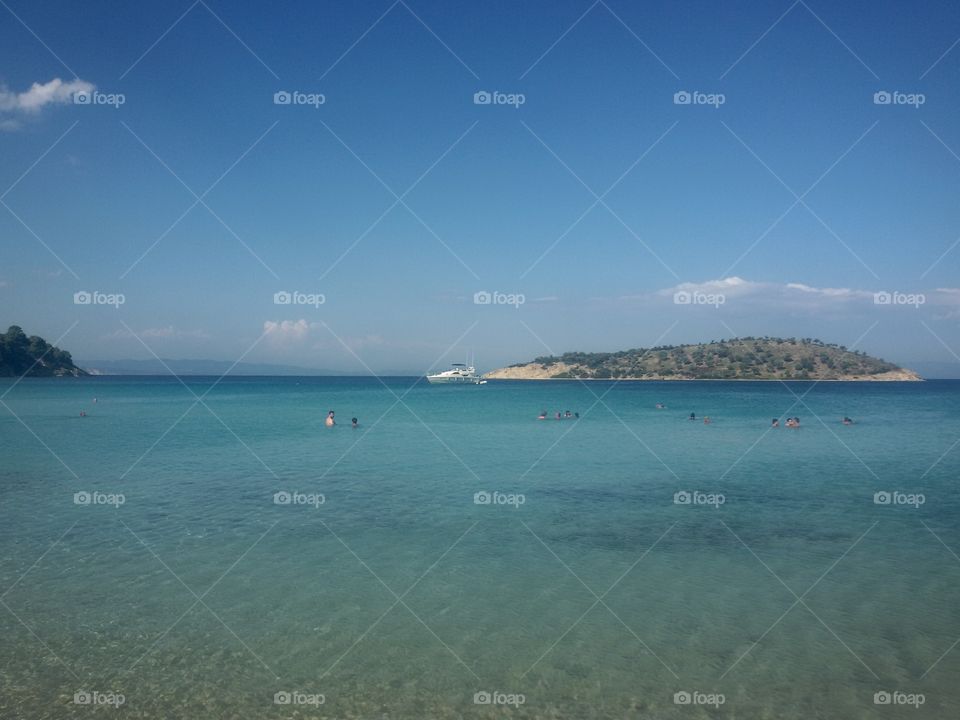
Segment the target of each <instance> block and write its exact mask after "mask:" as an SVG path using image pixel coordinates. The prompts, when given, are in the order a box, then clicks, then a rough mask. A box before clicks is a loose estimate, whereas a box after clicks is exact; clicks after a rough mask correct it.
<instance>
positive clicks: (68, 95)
mask: <svg viewBox="0 0 960 720" xmlns="http://www.w3.org/2000/svg"><path fill="white" fill-rule="evenodd" d="M94 89H95V85H94V84H93V83H90V82H87V81H86V80H81V79H80V78H77V79H75V80H61V79H60V78H54V79H53V80H50V81H49V82H45V83H33V85H31V86H30V89H29V90H25V91H23V92H19V93H18V92H15V91H13V90H10V89H8V88H7V87H6V86H5V85H0V130H5V131H13V130H19V129H20V128H21V127H22V120H23V118H26V117H30V116H35V115H37V114H38V113H39V112H40V111H41V110H42V109H43V108H45V107H47V106H48V105H65V104H67V103H70V102H73V96H74V93H89V92H92V91H93V90H94Z"/></svg>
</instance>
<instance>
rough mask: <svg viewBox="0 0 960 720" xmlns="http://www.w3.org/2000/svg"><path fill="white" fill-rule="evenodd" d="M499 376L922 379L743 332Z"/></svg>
mask: <svg viewBox="0 0 960 720" xmlns="http://www.w3.org/2000/svg"><path fill="white" fill-rule="evenodd" d="M484 377H487V378H491V379H497V380H563V379H579V380H608V379H613V380H874V381H877V380H894V381H916V380H922V378H921V377H920V376H919V375H917V373H915V372H913V371H912V370H907V369H904V368H901V367H899V366H897V365H895V364H893V363H890V362H887V361H886V360H881V359H879V358H874V357H870V356H869V355H867V354H865V353H863V352H861V351H858V350H848V349H847V348H846V347H844V346H843V345H835V344H831V343H824V342H821V341H820V340H815V339H812V338H803V339H797V338H786V339H784V338H772V337H756V338H755V337H743V338H733V339H731V340H717V341H712V342H709V343H698V344H694V345H660V346H658V347H653V348H637V349H634V350H621V351H619V352H611V353H584V352H568V353H564V354H563V355H559V356H554V355H549V356H545V357H538V358H535V359H534V360H533V361H532V362H528V363H518V364H516V365H510V366H509V367H505V368H501V369H499V370H494V371H492V372H489V373H487V374H486V375H485V376H484Z"/></svg>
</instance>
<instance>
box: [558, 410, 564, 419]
mask: <svg viewBox="0 0 960 720" xmlns="http://www.w3.org/2000/svg"><path fill="white" fill-rule="evenodd" d="M557 420H563V415H561V414H560V411H559V410H557Z"/></svg>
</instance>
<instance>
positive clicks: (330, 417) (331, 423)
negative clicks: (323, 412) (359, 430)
mask: <svg viewBox="0 0 960 720" xmlns="http://www.w3.org/2000/svg"><path fill="white" fill-rule="evenodd" d="M323 424H324V425H326V426H327V427H333V426H334V425H336V424H337V421H336V420H334V419H333V410H330V411H329V412H328V413H327V419H326V420H324V422H323ZM350 427H357V419H356V418H350Z"/></svg>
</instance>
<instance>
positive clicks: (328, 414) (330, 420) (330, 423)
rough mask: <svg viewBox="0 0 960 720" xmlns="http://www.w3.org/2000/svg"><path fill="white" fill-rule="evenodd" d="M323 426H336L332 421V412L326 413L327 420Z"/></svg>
mask: <svg viewBox="0 0 960 720" xmlns="http://www.w3.org/2000/svg"><path fill="white" fill-rule="evenodd" d="M324 424H325V425H326V426H327V427H333V426H334V425H336V424H337V423H336V421H335V420H334V419H333V410H331V411H330V412H328V413H327V419H326V420H325V421H324Z"/></svg>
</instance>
